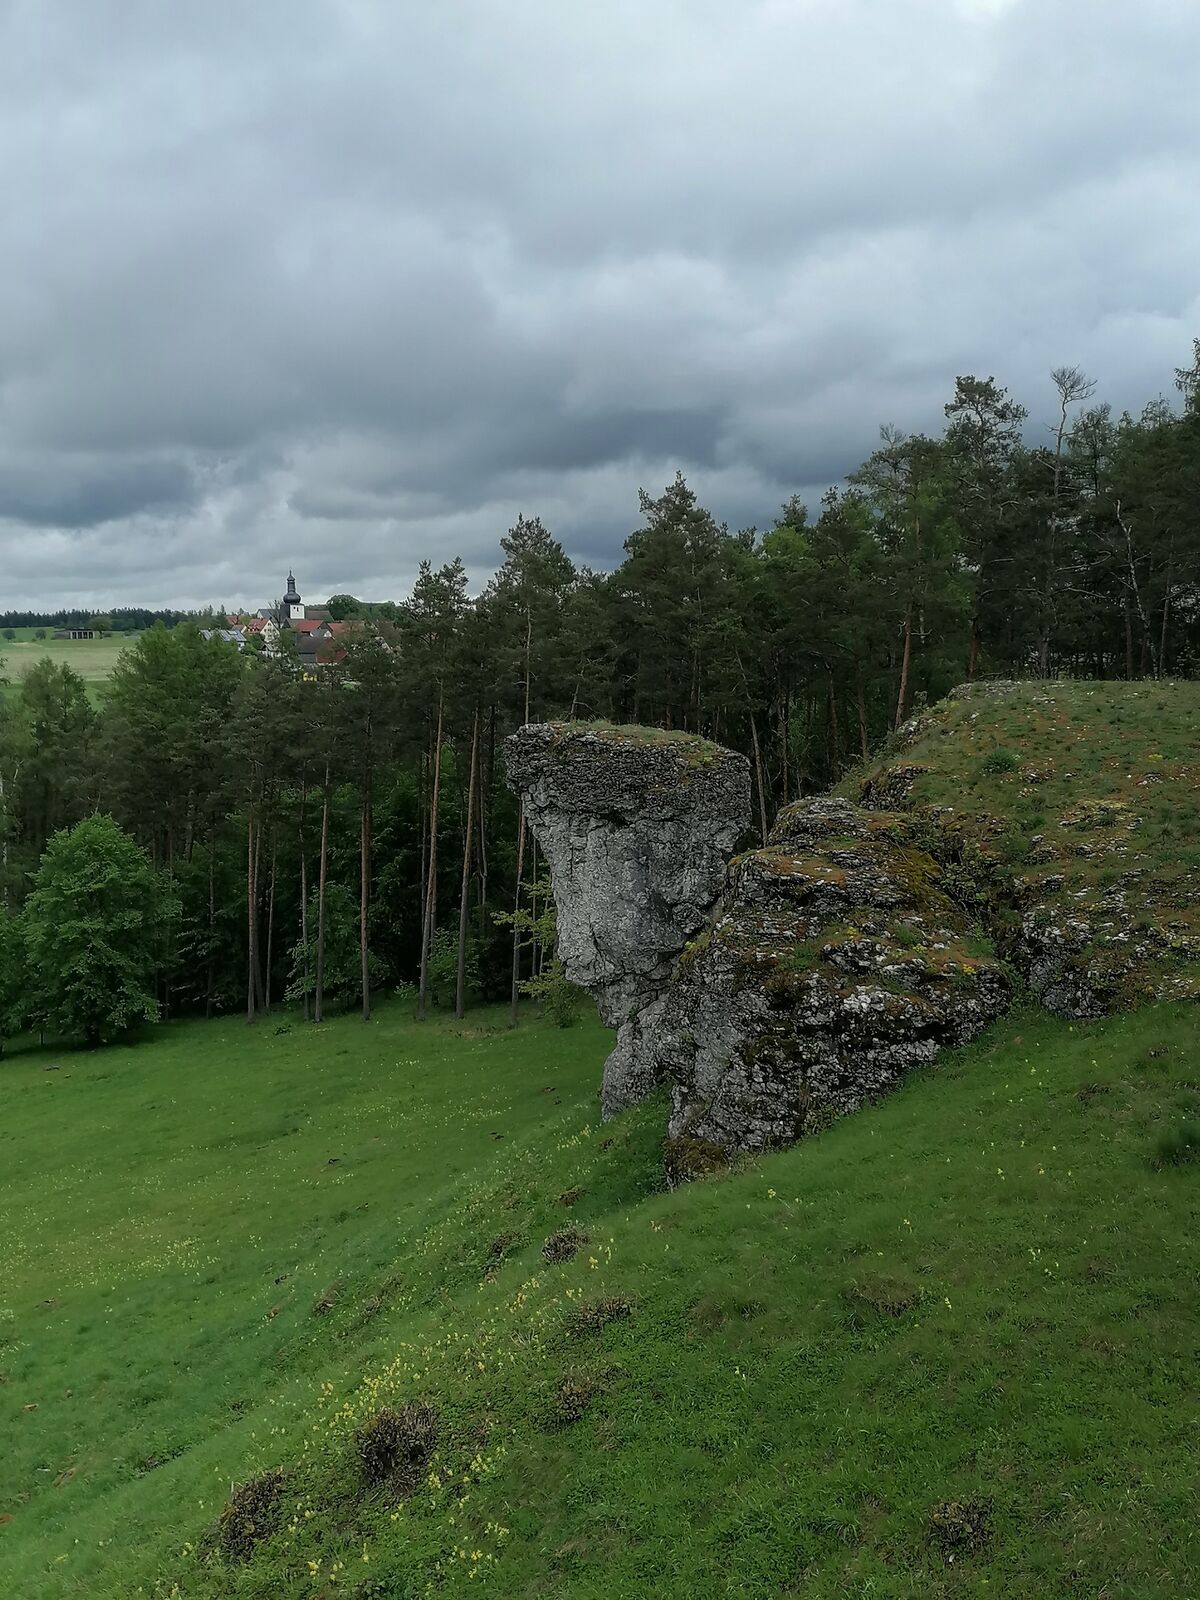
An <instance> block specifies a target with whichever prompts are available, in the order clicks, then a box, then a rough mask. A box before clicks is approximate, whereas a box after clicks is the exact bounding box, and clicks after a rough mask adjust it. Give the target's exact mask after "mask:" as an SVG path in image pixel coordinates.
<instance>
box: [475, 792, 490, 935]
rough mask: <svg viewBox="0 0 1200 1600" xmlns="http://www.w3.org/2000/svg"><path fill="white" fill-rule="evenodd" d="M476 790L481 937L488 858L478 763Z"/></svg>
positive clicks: (485, 920) (485, 818)
mask: <svg viewBox="0 0 1200 1600" xmlns="http://www.w3.org/2000/svg"><path fill="white" fill-rule="evenodd" d="M475 789H476V814H477V817H478V826H479V856H478V860H479V871H478V873H477V875H476V876H477V879H478V883H479V932H480V936H481V937H482V935H483V933H484V931H485V930H486V927H487V886H488V858H487V814H486V811H485V808H484V799H485V795H484V788H483V762H482V761H480V763H479V766H478V770H477V772H476V774H475Z"/></svg>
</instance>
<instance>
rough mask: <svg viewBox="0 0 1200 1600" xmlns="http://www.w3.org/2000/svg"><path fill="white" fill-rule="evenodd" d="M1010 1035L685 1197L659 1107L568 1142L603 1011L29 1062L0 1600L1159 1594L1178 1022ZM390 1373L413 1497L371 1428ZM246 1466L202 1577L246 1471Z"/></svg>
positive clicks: (215, 1041)
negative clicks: (558, 1259)
mask: <svg viewBox="0 0 1200 1600" xmlns="http://www.w3.org/2000/svg"><path fill="white" fill-rule="evenodd" d="M1003 1026H1004V1029H1005V1031H1004V1032H1003V1034H1001V1033H1000V1032H999V1031H998V1030H996V1031H994V1033H993V1035H992V1036H990V1037H989V1038H988V1039H986V1040H984V1041H983V1042H982V1043H980V1044H978V1045H976V1046H974V1047H972V1048H971V1049H970V1050H967V1051H964V1052H962V1053H961V1054H959V1055H957V1056H948V1057H943V1058H942V1062H941V1064H940V1065H939V1066H938V1067H937V1068H935V1069H933V1070H931V1071H929V1072H927V1073H922V1074H918V1075H917V1076H915V1077H914V1078H913V1079H912V1080H911V1081H910V1082H909V1083H908V1085H907V1086H906V1087H905V1088H904V1089H903V1090H902V1091H901V1092H900V1093H898V1094H896V1095H895V1096H893V1097H891V1098H890V1099H888V1100H886V1101H884V1102H882V1103H880V1104H879V1105H877V1106H875V1107H873V1108H870V1109H868V1110H866V1111H864V1112H862V1113H860V1114H858V1115H857V1116H854V1117H851V1118H847V1119H844V1120H843V1121H842V1122H841V1123H839V1124H838V1125H837V1126H835V1127H834V1128H833V1129H832V1130H831V1131H830V1132H828V1133H827V1134H825V1135H823V1136H822V1137H821V1138H819V1139H815V1140H811V1141H808V1142H806V1143H804V1144H802V1145H800V1146H799V1147H797V1148H796V1149H794V1150H792V1151H789V1152H787V1153H785V1154H782V1155H778V1156H774V1157H770V1158H767V1159H764V1160H761V1161H759V1162H756V1163H755V1164H753V1165H750V1166H747V1167H746V1168H745V1169H744V1170H742V1171H740V1172H738V1173H735V1174H734V1175H732V1176H729V1177H727V1178H725V1179H722V1180H720V1181H714V1182H706V1183H697V1184H693V1185H691V1186H689V1187H687V1188H684V1189H680V1190H676V1191H674V1192H669V1193H668V1192H662V1190H661V1181H660V1178H659V1151H658V1139H659V1137H660V1136H661V1128H662V1122H663V1113H662V1107H661V1106H658V1105H655V1104H653V1103H651V1104H649V1105H647V1106H644V1107H642V1108H640V1109H639V1110H637V1111H634V1112H631V1113H627V1114H626V1115H625V1116H624V1117H622V1118H621V1119H619V1120H618V1121H617V1122H615V1123H613V1124H610V1125H609V1126H608V1127H607V1128H603V1127H600V1126H598V1125H597V1122H596V1118H595V1113H594V1105H595V1092H596V1086H597V1082H598V1076H599V1068H600V1063H601V1060H602V1058H603V1055H604V1053H605V1050H606V1048H607V1045H608V1036H607V1035H606V1034H604V1033H603V1032H602V1031H601V1030H600V1029H598V1028H597V1027H595V1026H594V1025H589V1026H581V1027H579V1028H577V1029H574V1030H571V1031H569V1032H560V1031H556V1030H553V1029H549V1028H545V1027H543V1026H541V1025H538V1024H531V1025H527V1026H524V1027H522V1028H521V1029H520V1030H519V1031H518V1032H517V1033H515V1034H513V1033H509V1032H507V1031H505V1030H504V1029H502V1028H501V1027H500V1026H499V1018H495V1017H489V1018H488V1020H487V1022H486V1023H485V1024H484V1025H475V1026H471V1027H466V1028H463V1029H461V1030H460V1029H456V1028H454V1027H452V1026H447V1025H444V1024H432V1025H427V1026H426V1027H424V1028H419V1027H418V1026H417V1025H415V1024H413V1023H411V1022H410V1021H409V1020H407V1017H406V1016H404V1015H402V1014H401V1013H400V1012H399V1011H398V1010H396V1009H393V1010H391V1011H387V1012H385V1013H384V1014H383V1016H382V1018H381V1019H380V1020H379V1021H378V1022H376V1023H373V1024H372V1025H371V1026H370V1028H368V1029H365V1030H364V1028H363V1025H362V1024H361V1023H360V1022H358V1021H356V1020H352V1019H345V1020H340V1021H337V1022H334V1023H330V1024H327V1025H326V1026H325V1027H323V1028H322V1029H321V1030H320V1031H319V1032H314V1031H305V1030H302V1029H301V1027H300V1026H299V1025H296V1026H293V1027H292V1028H291V1031H278V1032H276V1031H273V1026H272V1025H271V1024H267V1025H265V1026H263V1027H262V1028H260V1029H259V1030H257V1031H255V1032H249V1031H248V1030H247V1029H246V1028H245V1027H244V1025H240V1024H237V1023H211V1024H204V1023H195V1024H185V1025H178V1026H172V1027H170V1028H167V1029H165V1030H163V1032H162V1034H160V1035H158V1036H156V1038H155V1040H154V1042H153V1043H152V1044H146V1045H141V1046H137V1047H133V1048H128V1049H110V1050H107V1051H104V1052H102V1053H99V1054H96V1055H92V1056H68V1057H59V1056H56V1055H54V1054H53V1053H52V1052H46V1051H30V1052H26V1053H23V1054H20V1055H18V1056H16V1057H14V1058H13V1059H11V1060H9V1061H7V1062H6V1063H5V1064H4V1065H3V1066H2V1067H0V1084H2V1087H3V1093H4V1097H5V1117H4V1122H3V1128H2V1131H0V1160H2V1162H3V1172H4V1183H3V1190H2V1200H0V1226H2V1228H3V1237H4V1239H5V1241H6V1247H7V1251H8V1260H7V1270H6V1273H5V1280H4V1289H3V1300H2V1304H0V1372H2V1373H3V1375H4V1379H5V1382H4V1384H3V1387H2V1388H0V1412H2V1413H3V1416H4V1436H5V1439H6V1441H8V1449H7V1450H6V1452H5V1455H4V1459H3V1462H2V1464H0V1517H2V1518H3V1526H0V1587H2V1588H3V1592H4V1593H5V1594H8V1595H14V1596H21V1597H25V1596H28V1597H31V1600H32V1597H37V1600H43V1597H45V1600H52V1597H58V1596H77V1595H87V1596H90V1597H95V1600H102V1597H108V1596H113V1597H116V1596H121V1597H124V1596H128V1595H136V1594H146V1595H151V1594H181V1595H187V1596H196V1597H199V1596H235V1595H241V1596H250V1595H253V1596H260V1597H267V1596H270V1597H278V1596H281V1595H292V1594H304V1595H308V1594H327V1595H335V1594H339V1593H349V1594H356V1595H360V1596H364V1597H365V1596H367V1595H405V1594H426V1593H430V1594H440V1593H452V1592H456V1591H457V1590H458V1589H459V1588H465V1587H468V1586H470V1585H471V1583H472V1579H471V1577H470V1575H471V1574H472V1572H473V1571H474V1570H475V1569H479V1570H480V1571H481V1572H482V1573H484V1574H485V1576H484V1578H483V1579H481V1580H479V1582H480V1585H481V1586H483V1585H484V1584H486V1586H487V1587H488V1588H490V1590H491V1591H492V1592H493V1593H496V1594H498V1595H506V1596H518V1595H520V1596H525V1595H534V1594H537V1595H547V1594H553V1595H571V1596H589V1597H590V1596H597V1597H599V1596H601V1595H604V1596H612V1595H620V1596H635V1595H646V1594H655V1595H687V1596H689V1597H696V1596H710V1595H711V1596H718V1595H747V1596H760V1595H761V1596H767V1595H777V1594H781V1593H782V1594H787V1593H797V1594H800V1593H803V1594H805V1595H807V1596H821V1597H824V1596H830V1597H832V1596H835V1595H844V1594H865V1593H871V1594H873V1595H881V1596H897V1597H898V1596H908V1595H917V1594H920V1595H966V1594H972V1595H974V1594H980V1595H983V1594H988V1595H1028V1594H1034V1593H1036V1594H1038V1595H1046V1596H1049V1595H1060V1594H1061V1595H1068V1594H1070V1595H1075V1594H1080V1593H1083V1594H1094V1593H1099V1592H1101V1590H1102V1589H1103V1592H1104V1593H1105V1595H1106V1596H1111V1597H1114V1600H1115V1597H1119V1596H1125V1597H1129V1600H1132V1597H1134V1596H1136V1597H1138V1600H1144V1597H1146V1596H1154V1595H1163V1596H1166V1595H1175V1594H1179V1593H1182V1592H1186V1591H1187V1590H1188V1589H1189V1587H1190V1584H1191V1578H1190V1577H1189V1574H1192V1575H1193V1576H1194V1571H1195V1566H1194V1563H1195V1560H1196V1558H1197V1554H1198V1552H1197V1548H1196V1533H1195V1524H1194V1520H1193V1519H1192V1517H1191V1516H1190V1512H1189V1509H1188V1508H1189V1507H1190V1506H1192V1505H1194V1503H1195V1494H1196V1491H1197V1489H1198V1488H1200V1483H1198V1481H1197V1479H1198V1477H1200V1471H1198V1467H1200V1463H1198V1461H1197V1456H1196V1451H1195V1434H1194V1423H1195V1412H1194V1402H1193V1397H1192V1394H1191V1383H1192V1376H1193V1373H1192V1365H1191V1363H1192V1356H1193V1353H1194V1307H1195V1293H1196V1287H1197V1285H1196V1264H1195V1255H1194V1252H1193V1251H1192V1250H1191V1248H1190V1243H1189V1241H1190V1239H1191V1238H1192V1237H1194V1229H1195V1226H1196V1224H1197V1221H1198V1220H1200V1219H1198V1217H1197V1212H1198V1210H1200V1204H1198V1202H1200V1190H1198V1189H1197V1186H1196V1182H1195V1169H1194V1168H1192V1169H1191V1170H1188V1169H1186V1168H1185V1167H1176V1166H1173V1165H1169V1164H1168V1165H1166V1166H1162V1167H1156V1166H1155V1164H1154V1161H1155V1157H1156V1152H1157V1151H1158V1150H1159V1148H1160V1145H1161V1144H1162V1142H1163V1140H1164V1138H1165V1137H1167V1136H1169V1135H1171V1134H1172V1133H1174V1132H1175V1131H1177V1129H1178V1128H1179V1126H1180V1125H1181V1124H1182V1123H1183V1122H1184V1121H1186V1119H1187V1118H1188V1117H1189V1116H1191V1117H1194V1116H1196V1114H1197V1112H1198V1110H1200V1090H1198V1089H1197V1085H1196V1073H1195V1065H1194V1014H1193V1013H1192V1012H1191V1011H1190V1010H1189V1009H1187V1008H1171V1007H1160V1008H1156V1009H1155V1010H1153V1011H1150V1012H1144V1013H1142V1014H1139V1015H1137V1016H1135V1017H1126V1018H1122V1019H1118V1020H1113V1021H1107V1022H1099V1023H1092V1024H1086V1025H1079V1024H1070V1023H1067V1022H1063V1021H1059V1020H1055V1019H1052V1018H1048V1017H1045V1016H1043V1015H1027V1016H1018V1017H1014V1018H1010V1019H1009V1021H1008V1023H1007V1024H1006V1025H1003ZM569 1224H574V1225H576V1226H577V1227H578V1228H579V1229H581V1230H582V1231H583V1232H584V1233H585V1234H586V1235H587V1236H588V1237H587V1242H586V1243H585V1244H583V1245H582V1247H581V1248H580V1250H579V1252H578V1254H577V1255H576V1256H575V1257H574V1259H573V1260H570V1261H567V1262H565V1263H562V1264H548V1263H547V1262H545V1261H544V1260H543V1259H542V1254H541V1247H542V1241H543V1240H544V1239H546V1238H547V1237H548V1236H549V1235H551V1233H553V1232H555V1231H556V1230H561V1229H562V1228H564V1227H565V1226H567V1225H569ZM606 1301H607V1315H608V1316H609V1317H611V1318H612V1320H611V1321H609V1322H608V1323H607V1325H603V1326H601V1325H600V1324H601V1323H603V1322H604V1320H605V1315H606V1313H605V1311H604V1309H603V1308H604V1306H605V1302H606ZM585 1307H587V1308H591V1309H590V1310H582V1309H581V1308H585ZM598 1307H599V1308H601V1309H600V1310H599V1311H598V1310H597V1309H596V1308H598ZM417 1397H420V1398H422V1399H424V1400H426V1401H428V1403H429V1404H430V1405H432V1406H433V1407H434V1408H436V1413H437V1425H438V1431H437V1446H436V1454H435V1455H434V1456H433V1457H432V1458H431V1459H430V1460H429V1461H428V1462H427V1463H425V1464H424V1465H423V1467H422V1469H421V1474H420V1478H421V1481H420V1482H419V1484H418V1486H417V1488H416V1492H415V1493H414V1494H413V1495H412V1496H411V1498H407V1499H403V1500H402V1499H401V1496H400V1495H399V1493H398V1491H397V1490H396V1489H394V1488H393V1489H390V1490H389V1489H388V1488H386V1487H384V1488H372V1487H370V1486H369V1485H367V1484H366V1483H365V1482H364V1478H363V1469H362V1466H361V1463H360V1459H359V1449H358V1445H357V1442H356V1434H357V1431H358V1430H359V1428H360V1427H361V1426H362V1424H363V1423H364V1422H365V1421H366V1420H367V1419H368V1418H369V1417H370V1416H371V1415H372V1414H373V1413H374V1412H376V1411H377V1410H378V1408H379V1407H380V1406H382V1405H392V1406H398V1405H402V1404H403V1403H404V1402H406V1401H408V1400H411V1399H414V1398H417ZM275 1469H283V1471H284V1473H285V1476H284V1478H283V1479H282V1480H281V1481H280V1482H279V1485H278V1487H279V1499H278V1503H277V1504H276V1506H275V1508H274V1515H273V1516H272V1517H269V1518H268V1523H269V1525H270V1526H273V1527H275V1529H276V1531H275V1533H274V1534H273V1536H272V1537H270V1538H269V1539H267V1540H266V1541H265V1542H264V1543H262V1544H261V1545H259V1546H257V1547H254V1546H248V1547H247V1548H248V1549H249V1550H250V1554H251V1558H250V1559H249V1560H248V1561H245V1562H242V1561H238V1560H234V1561H229V1560H227V1559H226V1558H225V1557H224V1556H222V1555H221V1554H220V1551H219V1548H218V1546H219V1540H218V1539H217V1537H216V1529H217V1526H218V1520H217V1519H218V1516H219V1513H220V1509H221V1506H222V1504H223V1503H224V1502H225V1499H226V1496H227V1495H228V1493H229V1489H230V1486H231V1485H233V1484H241V1483H244V1482H246V1481H247V1480H248V1479H251V1478H254V1477H255V1476H256V1475H259V1474H263V1473H267V1472H270V1471H273V1470H275ZM266 1481H267V1482H268V1483H269V1484H270V1483H274V1481H275V1480H272V1479H267V1480H266ZM947 1506H948V1507H949V1509H946V1507H947ZM939 1507H942V1508H943V1509H942V1510H941V1511H939V1510H938V1508H939ZM235 1543H236V1541H235Z"/></svg>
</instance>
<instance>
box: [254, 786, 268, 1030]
mask: <svg viewBox="0 0 1200 1600" xmlns="http://www.w3.org/2000/svg"><path fill="white" fill-rule="evenodd" d="M261 864H262V818H261V817H260V818H259V821H258V826H257V827H256V828H255V830H254V874H253V879H254V887H253V899H254V993H255V996H256V1004H257V1008H258V1010H259V1011H265V1010H266V1000H265V998H264V994H263V979H262V941H261V940H260V939H259V936H258V886H259V882H260V873H259V868H260V866H261Z"/></svg>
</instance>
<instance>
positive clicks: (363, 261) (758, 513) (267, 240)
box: [0, 0, 1200, 610]
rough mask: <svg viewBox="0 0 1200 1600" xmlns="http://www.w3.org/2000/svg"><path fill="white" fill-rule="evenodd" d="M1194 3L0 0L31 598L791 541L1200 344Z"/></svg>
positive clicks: (333, 585) (237, 597) (0, 121)
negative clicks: (1013, 406)
mask: <svg viewBox="0 0 1200 1600" xmlns="http://www.w3.org/2000/svg"><path fill="white" fill-rule="evenodd" d="M1198 87H1200V3H1198V0H1138V3H1137V4H1132V3H1130V0H603V3H602V0H437V3H434V0H254V3H252V4H246V3H245V0H203V3H195V4H191V3H184V4H172V3H165V0H0V171H2V173H3V179H4V183H3V195H4V202H3V206H2V207H0V610H4V609H6V608H8V607H12V606H20V605H34V604H36V605H44V606H58V605H62V604H70V603H80V602H82V603H94V604H103V605H108V604H120V603H134V602H144V603H151V604H184V605H194V604H205V603H209V602H221V601H224V602H226V603H230V604H232V603H235V602H245V603H250V604H254V605H261V604H266V603H267V602H268V601H270V600H272V599H274V598H275V597H276V596H278V595H279V594H280V593H281V591H282V588H283V581H284V577H285V575H286V572H287V569H288V567H289V565H290V566H292V567H294V569H295V572H296V576H297V578H298V580H299V583H300V588H301V591H302V593H303V594H305V595H306V596H307V597H309V598H323V597H324V596H325V595H327V594H328V593H329V592H330V591H334V590H349V591H351V592H354V593H357V594H360V595H364V596H367V597H372V598H384V597H388V596H399V595H401V594H403V593H404V592H405V591H406V590H407V588H408V586H409V584H410V582H411V579H412V576H413V573H414V571H415V569H416V564H417V562H418V560H419V559H420V558H421V557H422V556H426V555H428V556H431V557H432V558H434V559H435V560H443V559H448V558H449V557H450V556H452V555H454V554H456V553H458V554H461V555H463V557H464V558H465V559H466V561H467V563H468V566H469V568H470V570H471V573H472V577H473V579H474V580H475V582H476V583H478V582H480V581H482V580H483V579H484V578H485V577H486V576H487V574H488V573H490V571H491V570H492V569H493V567H494V566H495V564H496V562H497V559H498V548H497V547H498V540H499V537H500V535H501V534H502V533H503V532H504V530H505V528H506V527H507V526H508V525H509V524H510V523H511V522H512V521H513V520H514V519H515V517H516V514H517V513H518V512H519V511H522V510H523V511H525V512H526V513H528V514H530V515H532V514H539V515H541V516H542V518H543V519H544V520H545V522H546V523H547V524H548V525H549V526H550V527H551V528H552V529H553V530H554V532H555V533H557V534H558V536H559V537H560V538H561V539H562V540H563V542H564V543H565V544H566V546H567V548H568V549H569V550H570V551H571V553H572V554H573V555H575V556H576V557H578V558H579V559H581V560H586V561H589V562H590V563H592V564H593V565H596V566H606V565H611V564H613V563H614V562H615V561H616V560H617V559H619V555H620V550H621V544H622V541H623V540H624V538H625V537H626V535H627V534H628V533H629V532H630V530H631V529H632V528H634V527H635V526H636V525H637V521H638V515H637V510H638V508H637V490H638V487H639V486H640V485H644V486H646V487H647V488H650V489H652V490H657V489H659V488H660V487H661V486H662V485H663V484H664V483H665V482H666V481H667V480H668V479H669V478H670V477H671V475H672V474H673V473H674V471H675V469H676V468H677V467H678V468H682V469H683V471H684V472H685V473H686V474H687V476H688V478H689V480H690V481H691V482H692V483H693V485H694V486H695V487H696V489H697V490H698V491H699V493H700V495H701V497H702V498H703V499H704V500H705V502H706V503H707V504H709V505H710V506H711V507H712V509H713V510H714V511H715V512H716V513H717V514H718V516H720V517H721V518H723V519H725V520H727V521H729V522H730V523H731V524H732V525H735V526H742V525H745V524H748V523H750V522H757V523H759V524H763V523H766V522H768V521H769V520H770V518H771V516H772V515H773V514H774V512H775V510H776V509H777V507H778V505H779V504H780V502H781V501H782V500H783V499H784V498H785V497H786V496H787V495H789V494H791V493H793V492H796V491H799V492H802V493H804V494H806V495H808V496H809V497H810V498H811V499H812V500H813V503H814V504H815V502H816V499H817V497H818V496H819V494H820V492H821V491H822V490H823V489H824V488H825V486H826V485H827V484H828V483H830V482H832V481H835V480H837V479H838V478H840V477H841V476H842V475H843V474H844V473H845V472H846V471H847V470H849V469H851V468H852V467H853V466H854V465H855V464H856V463H857V462H858V461H859V460H861V458H862V457H863V455H864V454H866V453H867V452H868V451H869V450H870V449H871V448H872V447H873V444H874V442H875V440H876V437H877V432H878V427H879V424H880V423H881V422H888V421H890V422H894V423H896V424H898V425H899V426H901V427H902V428H904V429H906V430H910V431H911V430H916V429H919V428H922V427H929V428H931V427H936V426H937V425H938V424H939V422H940V417H941V406H942V404H943V402H944V401H945V400H946V398H948V395H949V393H950V391H951V388H952V385H953V379H954V375H955V374H956V373H959V372H975V373H977V374H980V375H986V374H988V373H994V374H995V376H996V377H997V378H998V379H999V380H1000V381H1001V382H1002V383H1005V384H1007V385H1008V386H1009V387H1010V388H1011V389H1012V390H1013V391H1014V392H1015V393H1016V394H1017V395H1018V396H1019V397H1020V398H1021V399H1022V400H1023V401H1024V402H1025V403H1026V404H1027V405H1028V406H1029V407H1030V409H1031V411H1032V413H1033V424H1031V425H1038V426H1040V425H1041V424H1042V423H1044V422H1045V421H1047V420H1048V418H1049V413H1050V409H1051V395H1050V386H1049V380H1048V376H1047V374H1048V371H1049V369H1050V368H1051V367H1052V366H1054V365H1057V364H1059V363H1063V362H1077V363H1079V364H1081V365H1082V366H1084V367H1085V368H1086V369H1087V370H1088V371H1089V372H1091V373H1092V374H1093V375H1095V376H1096V377H1097V378H1098V379H1099V381H1100V386H1101V391H1100V392H1101V394H1102V396H1104V397H1106V398H1108V399H1110V400H1111V401H1112V402H1113V403H1114V405H1115V406H1116V407H1117V408H1118V409H1120V408H1122V407H1124V406H1130V407H1132V408H1139V407H1140V406H1141V404H1142V403H1143V402H1144V401H1145V400H1146V399H1148V398H1150V397H1152V396H1153V395H1155V394H1157V393H1159V392H1161V391H1164V390H1169V389H1170V386H1171V378H1172V369H1173V368H1174V367H1175V366H1176V365H1179V364H1181V363H1182V362H1183V361H1184V359H1185V357H1187V356H1188V354H1189V351H1190V342H1191V338H1192V336H1193V334H1197V333H1200V131H1198V129H1200V122H1198V119H1197V116H1196V107H1197V99H1198V95H1197V90H1198Z"/></svg>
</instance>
